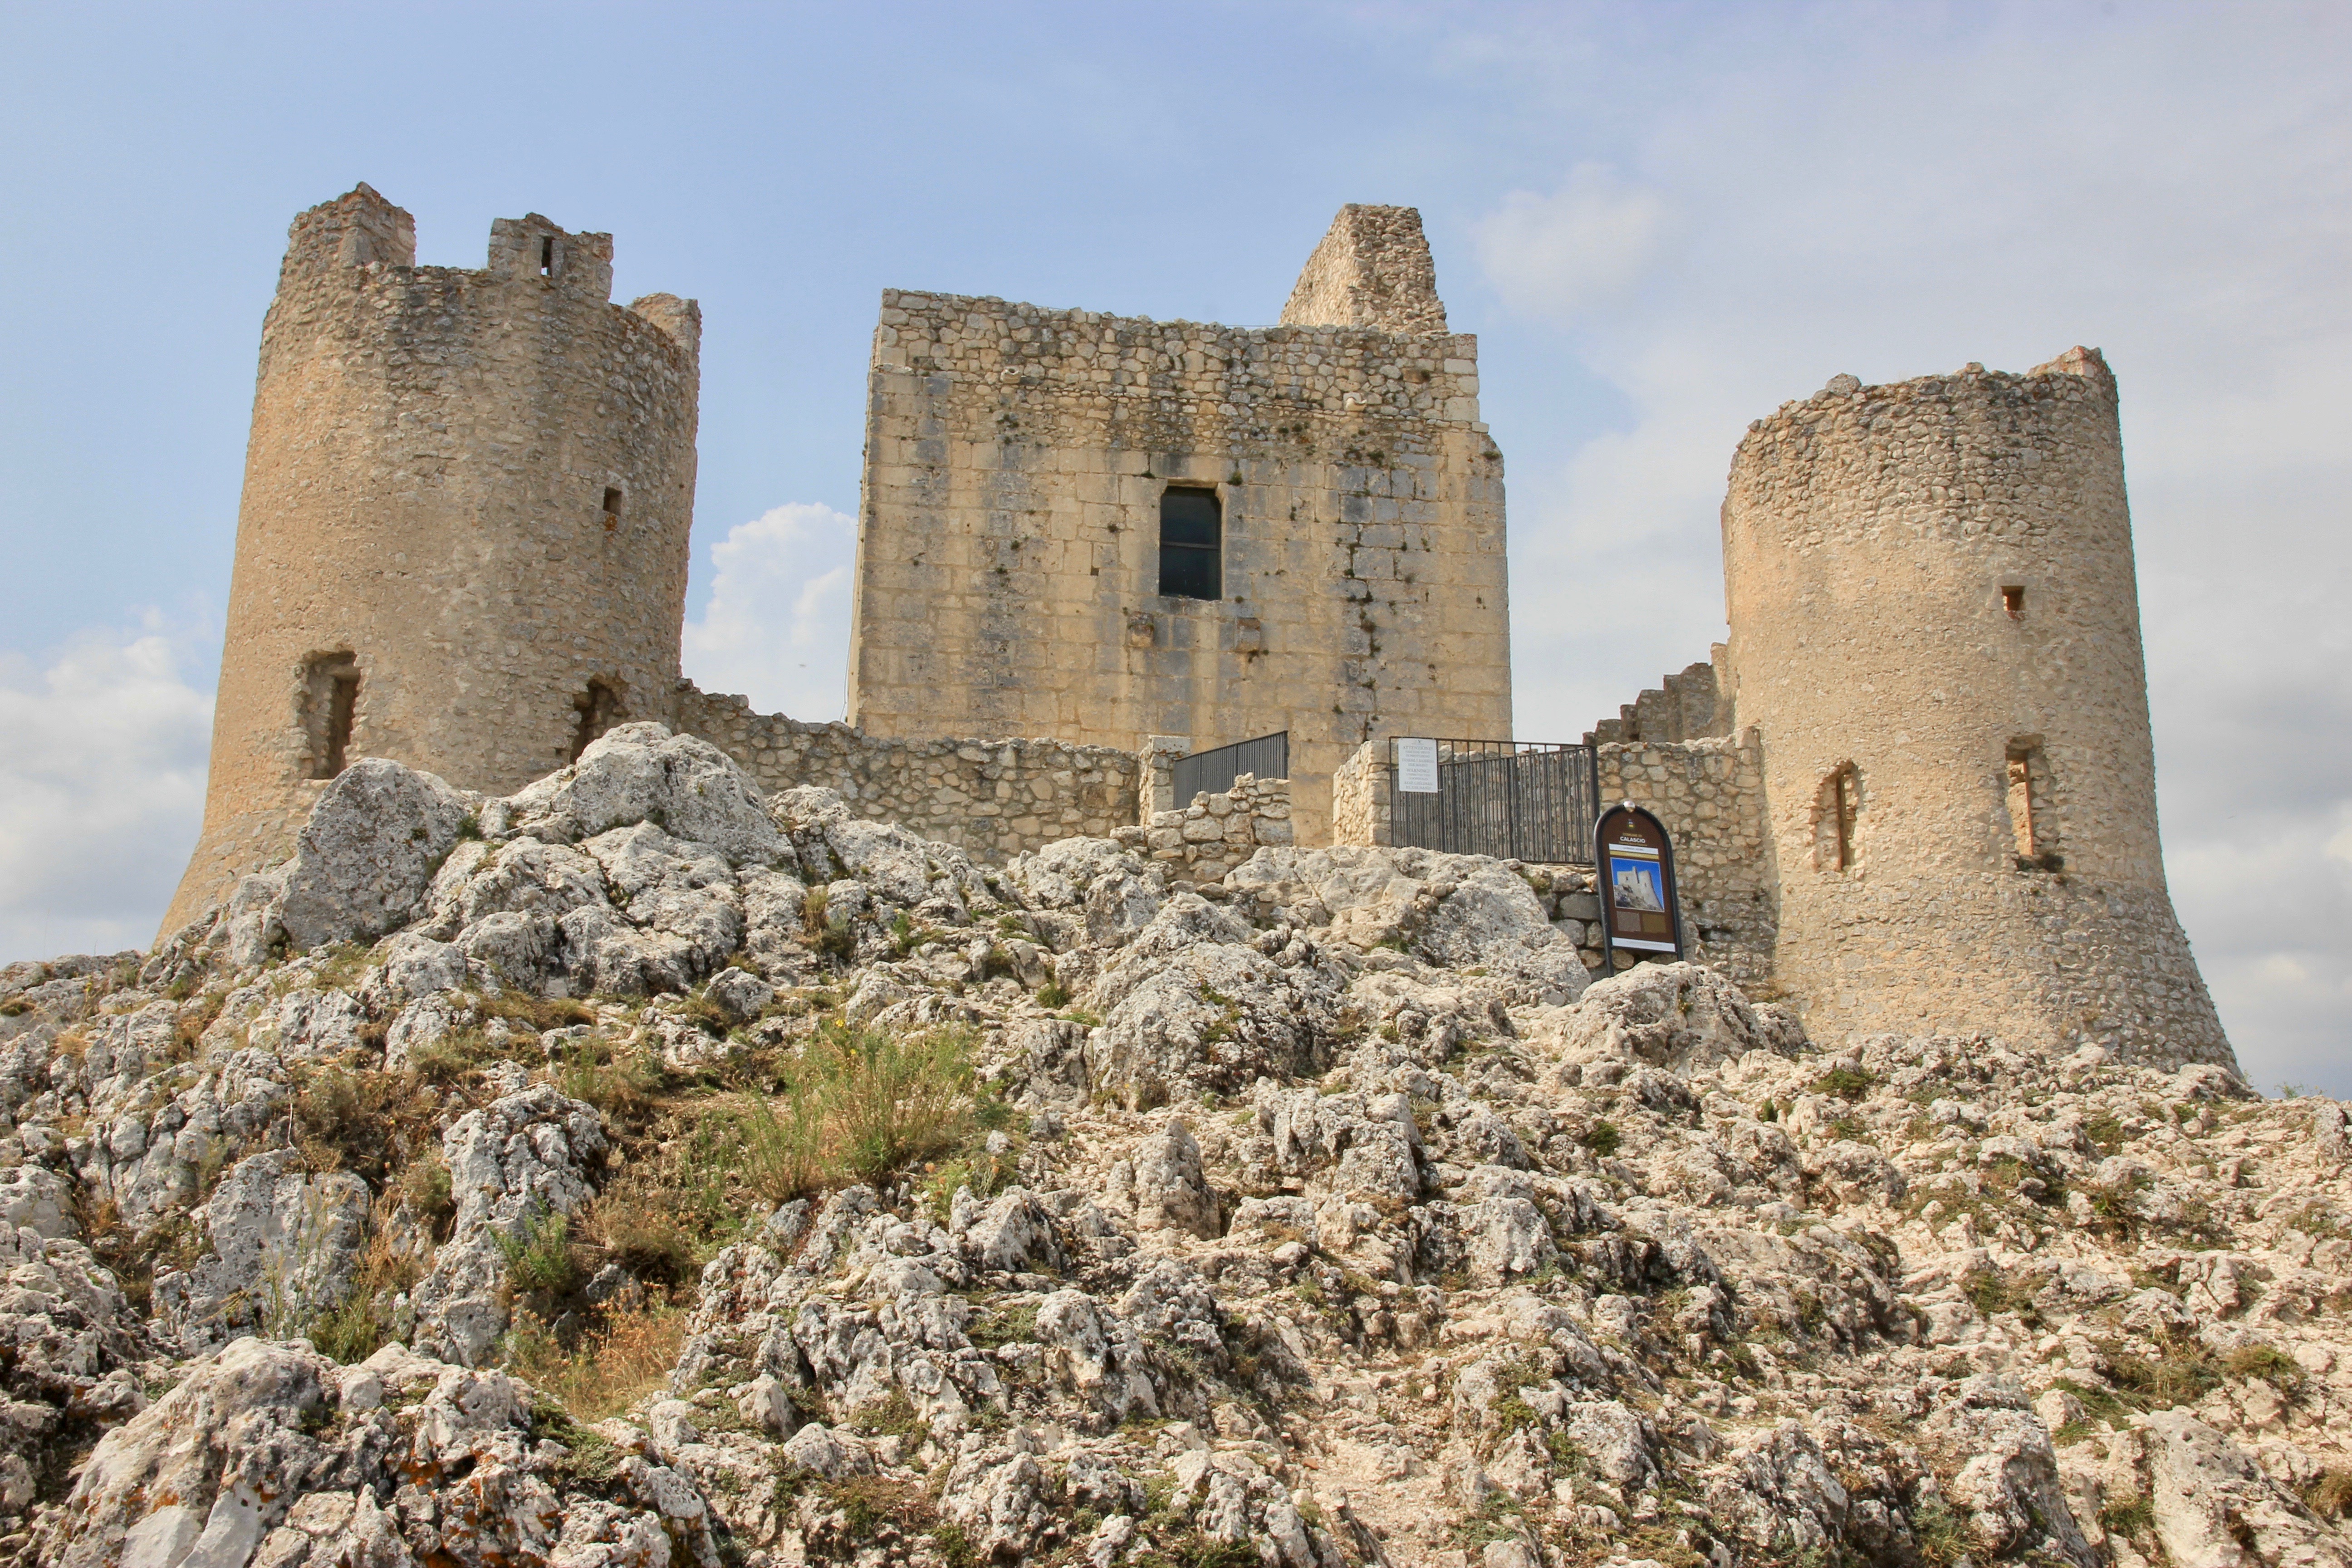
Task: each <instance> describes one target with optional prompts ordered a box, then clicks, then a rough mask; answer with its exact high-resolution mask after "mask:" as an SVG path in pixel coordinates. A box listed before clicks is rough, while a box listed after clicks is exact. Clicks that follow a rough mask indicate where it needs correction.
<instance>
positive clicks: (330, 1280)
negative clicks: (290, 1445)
mask: <svg viewBox="0 0 2352 1568" xmlns="http://www.w3.org/2000/svg"><path fill="white" fill-rule="evenodd" d="M369 1205H370V1197H369V1194H368V1189H367V1184H366V1183H365V1182H362V1181H361V1180H360V1179H359V1178H358V1177H357V1176H354V1175H351V1174H349V1173H345V1172H341V1171H336V1172H329V1173H323V1174H318V1175H313V1174H311V1173H309V1172H306V1171H305V1170H304V1169H303V1168H302V1161H301V1158H300V1156H299V1155H298V1154H296V1153H295V1152H293V1151H292V1150H289V1149H272V1150H269V1151H267V1152H263V1153H259V1154H256V1155H254V1156H252V1157H251V1158H250V1159H247V1160H243V1161H240V1162H238V1163H237V1164H236V1168H235V1169H234V1170H232V1171H230V1172H229V1173H228V1174H227V1176H226V1177H225V1178H224V1179H223V1180H222V1182H221V1184H220V1185H219V1186H218V1187H217V1188H215V1190H214V1193H213V1195H212V1198H211V1200H210V1201H209V1202H207V1203H206V1204H205V1206H204V1209H203V1211H202V1213H203V1215H204V1226H205V1236H206V1237H208V1238H209V1240H210V1241H211V1244H212V1250H211V1251H210V1252H209V1253H208V1254H207V1255H206V1256H205V1257H204V1258H201V1259H200V1260H199V1261H198V1262H197V1264H196V1266H195V1267H194V1268H193V1269H191V1270H189V1271H188V1272H187V1273H185V1274H173V1275H166V1276H164V1277H163V1278H162V1279H157V1280H156V1282H155V1299H156V1300H155V1307H156V1318H157V1320H158V1321H159V1323H161V1324H162V1325H163V1327H164V1328H165V1329H166V1330H167V1331H171V1332H173V1333H174V1334H176V1335H177V1336H178V1338H179V1340H180V1342H181V1343H182V1344H183V1345H184V1347H185V1348H186V1351H187V1352H188V1353H189V1354H193V1355H201V1354H203V1353H205V1352H207V1351H209V1350H211V1349H213V1348H214V1347H215V1346H217V1345H221V1344H224V1343H226V1342H228V1341H229V1340H232V1339H236V1338H237V1337H239V1336H240V1335H241V1334H243V1333H245V1332H247V1331H254V1330H259V1331H264V1332H267V1333H269V1334H273V1335H276V1336H278V1337H286V1336H290V1335H293V1334H296V1333H299V1332H301V1331H303V1330H304V1329H305V1328H307V1327H308V1326H309V1324H310V1321H311V1320H312V1319H313V1318H315V1317H317V1316H318V1315H319V1314H320V1313H321V1312H323V1311H326V1310H328V1309H330V1308H332V1307H335V1306H337V1305H340V1304H341V1301H342V1300H343V1297H344V1296H345V1295H346V1294H347V1293H348V1292H349V1291H350V1289H351V1285H352V1272H353V1270H354V1269H355V1268H356V1267H357V1266H358V1263H359V1256H360V1249H361V1247H362V1246H363V1245H364V1244H365V1242H366V1239H367V1225H368V1210H369Z"/></svg>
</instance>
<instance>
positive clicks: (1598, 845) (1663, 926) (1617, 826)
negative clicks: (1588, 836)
mask: <svg viewBox="0 0 2352 1568" xmlns="http://www.w3.org/2000/svg"><path fill="white" fill-rule="evenodd" d="M1593 846H1594V855H1593V863H1594V864H1595V865H1597V866H1598V867H1600V868H1601V870H1600V877H1601V931H1602V933H1603V937H1604V940H1605V942H1606V943H1607V945H1608V946H1609V947H1610V948H1612V949H1614V948H1620V947H1622V948H1623V949H1625V950H1626V951H1627V952H1631V953H1633V954H1635V955H1636V956H1637V957H1642V958H1654V957H1663V958H1680V957H1682V956H1683V933H1682V917H1681V914H1680V912H1679V911H1680V908H1681V906H1680V904H1679V902H1678V901H1677V900H1676V899H1675V847H1674V843H1673V841H1672V840H1671V839H1669V838H1668V837H1666V829H1665V826H1664V824H1663V823H1661V822H1659V820H1658V819H1657V818H1656V817H1654V816H1651V815H1650V814H1649V813H1648V812H1646V811H1644V810H1643V809H1642V808H1641V807H1640V806H1638V805H1634V804H1633V802H1632V801H1630V800H1629V801H1625V802H1623V803H1622V804H1621V805H1615V806H1612V807H1611V808H1610V809H1609V810H1607V811H1605V812H1603V813H1601V825H1600V826H1599V827H1598V828H1597V829H1596V830H1595V832H1594V834H1593Z"/></svg>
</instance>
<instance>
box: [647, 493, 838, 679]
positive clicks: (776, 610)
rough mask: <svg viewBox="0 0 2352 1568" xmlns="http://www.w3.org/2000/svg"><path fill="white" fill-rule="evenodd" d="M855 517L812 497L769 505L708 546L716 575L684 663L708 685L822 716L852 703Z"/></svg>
mask: <svg viewBox="0 0 2352 1568" xmlns="http://www.w3.org/2000/svg"><path fill="white" fill-rule="evenodd" d="M856 549H857V522H856V519H855V518H852V517H850V516H848V515H847V514H846V513H844V512H838V511H835V510H833V509H832V508H831V507H829V506H824V505H822V504H819V503H816V502H808V501H795V502H793V503H790V504H788V505H785V506H780V507H776V508H773V509H772V510H769V511H767V512H764V513H762V514H761V516H759V517H757V518H755V519H753V520H752V521H750V522H742V523H738V524H736V525H735V526H734V527H733V528H731V529H730V530H728V532H727V537H726V538H725V539H724V540H722V541H720V542H719V543H717V544H714V545H712V546H711V547H710V558H711V561H712V563H714V564H715V565H716V566H717V567H718V574H717V576H716V577H715V578H714V579H713V580H712V582H711V585H710V601H709V604H707V605H704V606H703V612H702V616H701V618H700V619H699V620H693V621H688V623H687V624H686V638H685V649H684V656H685V667H686V673H687V674H688V675H689V676H691V677H692V678H693V679H694V682H695V684H696V685H698V686H699V687H701V688H702V689H704V690H705V691H714V692H717V691H727V692H736V693H739V694H740V695H742V696H744V697H748V698H749V699H751V706H752V708H753V709H755V710H758V711H760V712H762V713H785V714H789V715H791V716H792V717H793V718H794V719H800V720H804V721H810V722H823V721H828V720H834V719H838V718H840V717H841V716H842V714H843V713H844V712H845V710H846V709H847V707H848V689H849V588H850V584H849V576H850V572H851V569H852V565H853V562H854V559H855V556H856Z"/></svg>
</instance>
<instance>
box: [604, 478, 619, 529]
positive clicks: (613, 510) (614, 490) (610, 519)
mask: <svg viewBox="0 0 2352 1568" xmlns="http://www.w3.org/2000/svg"><path fill="white" fill-rule="evenodd" d="M604 526H605V528H607V529H614V528H618V527H620V526H621V489H620V487H619V486H618V485H606V486H605V487H604Z"/></svg>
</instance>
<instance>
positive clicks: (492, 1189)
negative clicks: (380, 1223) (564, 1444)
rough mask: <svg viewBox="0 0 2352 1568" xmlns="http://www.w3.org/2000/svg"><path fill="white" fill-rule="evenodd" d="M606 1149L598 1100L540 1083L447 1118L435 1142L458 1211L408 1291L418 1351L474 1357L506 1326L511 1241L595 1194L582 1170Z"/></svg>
mask: <svg viewBox="0 0 2352 1568" xmlns="http://www.w3.org/2000/svg"><path fill="white" fill-rule="evenodd" d="M604 1149H605V1140H604V1130H603V1127H602V1124H601V1122H600V1121H599V1119H598V1117H597V1114H596V1110H595V1108H594V1107H593V1106H590V1105H585V1104H583V1103H582V1102H581V1101H579V1100H571V1099H568V1098H566V1097H565V1096H563V1095H562V1094H560V1093H558V1092H557V1091H556V1090H555V1089H553V1088H551V1087H550V1086H548V1085H546V1084H537V1085H533V1086H532V1087H530V1088H529V1089H523V1090H520V1092H517V1093H514V1094H509V1095H506V1096H503V1097H501V1098H500V1099H499V1100H495V1101H493V1102H492V1103H491V1104H490V1105H488V1107H486V1108H484V1109H483V1110H469V1111H467V1113H466V1114H465V1115H464V1116H461V1117H459V1118H458V1119H457V1121H456V1122H455V1123H453V1124H452V1125H451V1126H450V1128H449V1131H447V1132H446V1133H444V1134H443V1135H442V1139H441V1151H442V1157H443V1158H444V1159H445V1160H446V1162H447V1163H448V1167H449V1192H450V1196H451V1197H452V1199H454V1200H455V1202H456V1204H457V1215H456V1218H455V1220H454V1221H453V1222H452V1226H451V1231H450V1236H449V1239H448V1240H447V1241H446V1242H445V1243H444V1244H443V1245H442V1246H441V1247H440V1248H439V1249H438V1251H437V1252H436V1254H435V1256H434V1263H433V1268H432V1271H431V1272H430V1273H428V1274H427V1275H426V1276H425V1278H424V1279H422V1280H420V1281H419V1282H418V1283H417V1286H416V1289H415V1292H414V1293H413V1295H412V1298H411V1300H412V1304H413V1306H414V1309H415V1318H416V1340H417V1345H418V1348H419V1349H420V1350H424V1351H425V1352H426V1353H428V1354H436V1355H445V1356H446V1357H447V1358H448V1359H450V1360H452V1361H455V1362H457V1363H459V1364H461V1365H466V1366H474V1365H478V1364H479V1363H480V1362H481V1359H482V1357H483V1356H484V1355H485V1354H487V1353H488V1351H489V1350H490V1348H491V1346H492V1345H494V1344H495V1343H496V1342H497V1341H498V1336H499V1334H500V1333H501V1332H502V1331H504V1330H505V1329H506V1326H507V1304H506V1302H505V1300H503V1299H502V1297H501V1293H500V1286H501V1284H502V1283H503V1282H504V1280H505V1279H506V1275H507V1266H508V1247H509V1246H510V1245H512V1244H514V1243H517V1242H519V1241H522V1240H524V1239H526V1238H527V1237H528V1234H529V1231H530V1227H531V1226H539V1225H545V1224H547V1223H549V1222H551V1221H552V1220H554V1219H556V1218H557V1217H559V1216H562V1217H565V1218H568V1217H569V1216H570V1215H574V1214H576V1213H578V1212H579V1210H580V1208H581V1207H582V1205H584V1204H585V1203H586V1202H587V1201H588V1199H589V1198H590V1197H592V1196H593V1195H594V1189H593V1187H592V1186H591V1185H590V1183H589V1179H588V1171H589V1168H590V1167H591V1166H592V1165H593V1164H594V1163H595V1162H596V1161H597V1160H598V1159H599V1158H600V1157H601V1156H602V1155H603V1154H604Z"/></svg>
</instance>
